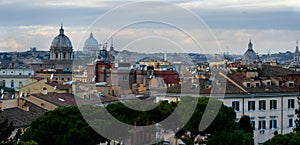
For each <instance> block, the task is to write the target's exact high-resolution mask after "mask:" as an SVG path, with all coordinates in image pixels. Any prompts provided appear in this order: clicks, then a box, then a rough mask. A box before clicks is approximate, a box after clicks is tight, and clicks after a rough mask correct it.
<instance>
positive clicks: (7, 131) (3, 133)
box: [0, 119, 15, 142]
mask: <svg viewBox="0 0 300 145" xmlns="http://www.w3.org/2000/svg"><path fill="white" fill-rule="evenodd" d="M14 129H15V127H14V126H13V123H12V122H9V121H8V119H5V120H4V121H3V122H1V123H0V142H2V141H7V138H8V137H9V136H10V135H11V132H12V131H13V130H14Z"/></svg>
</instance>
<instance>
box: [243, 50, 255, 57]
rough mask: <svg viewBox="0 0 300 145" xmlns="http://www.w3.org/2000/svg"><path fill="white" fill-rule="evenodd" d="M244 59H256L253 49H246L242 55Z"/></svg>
mask: <svg viewBox="0 0 300 145" xmlns="http://www.w3.org/2000/svg"><path fill="white" fill-rule="evenodd" d="M244 59H247V60H255V59H256V53H255V52H254V50H253V49H248V50H247V51H246V52H245V54H244Z"/></svg>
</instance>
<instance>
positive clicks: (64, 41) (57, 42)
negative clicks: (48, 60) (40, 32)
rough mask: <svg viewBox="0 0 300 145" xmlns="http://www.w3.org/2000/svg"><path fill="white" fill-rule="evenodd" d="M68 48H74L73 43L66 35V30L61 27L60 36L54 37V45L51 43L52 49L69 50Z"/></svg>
mask: <svg viewBox="0 0 300 145" xmlns="http://www.w3.org/2000/svg"><path fill="white" fill-rule="evenodd" d="M67 48H72V43H71V41H70V39H69V38H68V36H66V35H65V34H64V29H63V27H62V26H61V28H60V30H59V35H57V36H56V37H54V39H53V41H52V43H51V49H60V50H63V49H67Z"/></svg>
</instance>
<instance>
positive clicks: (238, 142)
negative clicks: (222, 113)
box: [207, 130, 253, 145]
mask: <svg viewBox="0 0 300 145" xmlns="http://www.w3.org/2000/svg"><path fill="white" fill-rule="evenodd" d="M252 137H253V135H252V133H247V132H245V131H244V130H234V131H233V132H228V131H222V132H221V133H219V134H217V135H213V136H212V137H211V138H210V139H209V140H208V142H207V145H221V144H222V145H253V138H252Z"/></svg>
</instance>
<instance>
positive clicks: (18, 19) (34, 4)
mask: <svg viewBox="0 0 300 145" xmlns="http://www.w3.org/2000/svg"><path fill="white" fill-rule="evenodd" d="M126 2H128V1H126ZM126 2H118V1H96V0H87V1H79V0H75V1H71V0H67V1H63V2H60V1H58V0H52V1H38V0H29V1H22V0H12V1H3V0H0V19H1V20H2V21H0V38H1V39H0V44H1V45H0V47H1V48H0V51H6V50H9V49H10V48H9V47H11V48H12V49H14V50H20V51H25V50H28V48H29V47H30V46H35V47H37V48H38V49H39V50H49V47H50V44H51V41H52V39H53V38H54V37H55V36H56V35H57V34H58V29H59V27H60V23H64V28H65V33H66V34H67V35H68V37H69V38H70V39H71V41H72V44H73V48H74V50H81V49H82V47H83V43H84V41H85V40H86V39H87V38H88V36H89V33H90V32H91V31H92V32H93V33H94V36H95V38H96V39H97V40H98V41H99V42H101V43H104V42H105V41H109V40H108V38H109V36H110V35H112V33H113V32H115V31H116V30H117V29H121V28H122V27H123V26H126V25H128V24H131V23H132V25H129V26H128V27H124V29H122V30H120V31H119V32H118V33H117V34H116V36H114V41H115V46H116V49H121V48H123V47H124V46H126V45H127V44H128V43H130V42H132V41H134V40H138V39H141V38H143V37H147V36H157V37H160V38H165V39H161V40H158V38H157V39H154V38H153V39H143V41H142V40H140V41H139V42H137V43H135V44H136V45H137V46H136V47H134V45H131V46H132V49H134V50H137V51H141V50H147V48H149V49H152V47H154V46H155V48H159V46H158V44H160V46H161V48H166V49H168V50H172V47H175V46H174V45H175V44H173V42H175V43H177V44H178V45H180V46H182V47H183V48H184V49H186V50H188V51H191V52H211V53H217V52H220V50H218V47H219V46H218V45H219V44H220V47H221V48H222V49H223V50H224V48H226V46H228V50H229V51H230V52H232V53H239V54H242V53H244V51H245V49H246V46H247V43H248V40H249V38H251V39H253V42H254V47H255V49H256V50H257V51H258V52H260V53H267V52H268V50H269V49H271V52H278V51H286V50H289V51H294V44H295V42H294V41H295V39H297V38H299V37H300V36H299V31H300V29H299V25H300V19H298V18H299V17H300V12H299V10H297V9H299V7H300V6H299V4H300V3H298V2H297V1H294V0H284V1H279V0H274V1H273V0H272V1H271V0H263V1H258V0H255V1H251V2H250V1H240V0H233V1H224V0H213V1H199V0H197V1H196V0H188V1H172V3H175V4H178V6H179V7H178V6H174V5H169V4H168V3H161V2H159V1H156V2H153V3H150V2H145V3H137V4H136V5H131V6H124V7H121V8H118V9H115V10H116V11H111V12H110V13H108V14H106V15H103V14H105V12H107V11H108V10H110V9H112V8H115V7H116V6H119V5H120V4H124V3H126ZM180 6H182V7H184V8H187V9H182V8H180ZM189 10H191V11H192V12H194V13H196V14H197V15H198V16H199V17H200V19H198V18H195V15H193V14H191V13H190V11H189ZM100 16H102V17H101V18H99V17H100ZM97 18H99V19H97ZM95 20H96V21H95ZM138 20H145V22H144V23H133V22H136V21H138ZM147 20H157V21H156V22H157V23H155V21H154V22H150V21H147ZM202 20H203V21H204V22H205V23H206V24H207V25H208V26H209V27H210V28H211V29H212V30H213V33H211V31H210V30H209V29H208V28H207V27H206V26H205V24H204V23H203V22H202ZM93 22H95V23H93ZM159 22H162V23H159ZM163 22H166V23H163ZM168 24H170V25H168ZM90 26H91V29H88V28H89V27H90ZM180 30H183V31H180ZM185 32H187V33H185ZM187 34H191V35H192V36H193V37H194V38H195V40H197V41H199V46H200V48H201V49H202V50H201V49H200V50H199V46H197V44H195V43H194V41H193V40H192V39H191V38H190V37H189V36H188V35H187ZM214 37H216V38H217V40H218V41H216V40H215V39H214ZM154 40H156V41H157V42H153V41H154ZM168 40H170V41H168ZM171 41H172V42H171ZM141 42H143V43H141ZM158 42H159V43H158ZM9 43H12V45H8V44H9ZM218 43H219V44H218ZM141 48H142V49H141ZM223 50H221V51H223Z"/></svg>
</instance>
